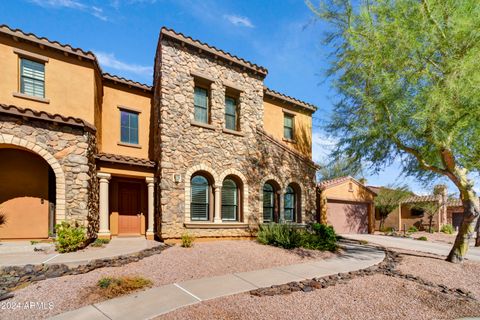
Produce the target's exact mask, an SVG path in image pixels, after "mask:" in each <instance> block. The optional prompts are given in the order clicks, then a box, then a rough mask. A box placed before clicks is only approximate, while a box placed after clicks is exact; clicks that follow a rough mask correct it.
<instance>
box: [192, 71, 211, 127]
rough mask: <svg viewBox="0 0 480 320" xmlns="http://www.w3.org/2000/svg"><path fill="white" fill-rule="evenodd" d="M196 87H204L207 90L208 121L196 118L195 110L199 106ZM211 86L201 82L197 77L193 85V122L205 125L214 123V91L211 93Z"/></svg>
mask: <svg viewBox="0 0 480 320" xmlns="http://www.w3.org/2000/svg"><path fill="white" fill-rule="evenodd" d="M195 88H200V89H203V90H205V91H207V108H206V109H207V122H202V121H198V120H197V119H196V118H195V110H196V108H197V105H196V104H195ZM211 91H212V90H211V88H210V86H208V85H205V84H203V83H199V82H198V80H197V79H195V84H194V86H193V101H192V102H193V118H192V122H194V123H196V124H203V125H211V124H212V97H211V95H212V93H211ZM199 108H202V109H204V108H203V107H201V106H199Z"/></svg>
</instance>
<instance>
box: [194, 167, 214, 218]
mask: <svg viewBox="0 0 480 320" xmlns="http://www.w3.org/2000/svg"><path fill="white" fill-rule="evenodd" d="M196 177H202V178H204V179H205V180H206V181H207V186H206V187H207V188H206V192H207V196H206V198H207V202H206V203H202V204H204V205H206V208H207V211H206V214H207V215H206V218H205V219H196V218H194V217H193V215H192V210H193V206H192V204H193V203H194V202H193V192H192V190H193V186H194V184H193V179H195V178H196ZM212 199H214V198H213V197H212V195H211V182H210V180H209V179H208V177H206V176H204V175H202V174H201V173H200V174H195V175H192V177H191V178H190V221H192V222H200V223H201V222H211V214H212V212H211V208H210V206H211V200H212Z"/></svg>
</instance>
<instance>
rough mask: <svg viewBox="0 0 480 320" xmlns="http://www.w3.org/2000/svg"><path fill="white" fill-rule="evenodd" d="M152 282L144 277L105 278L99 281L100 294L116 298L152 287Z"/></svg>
mask: <svg viewBox="0 0 480 320" xmlns="http://www.w3.org/2000/svg"><path fill="white" fill-rule="evenodd" d="M151 285H152V281H151V280H149V279H145V278H143V277H138V276H137V277H118V278H117V277H104V278H101V279H100V280H98V282H97V286H98V288H99V293H100V294H101V295H102V296H104V297H106V298H114V297H117V296H120V295H123V294H126V293H129V292H132V291H135V290H138V289H142V288H145V287H150V286H151Z"/></svg>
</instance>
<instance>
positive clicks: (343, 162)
mask: <svg viewBox="0 0 480 320" xmlns="http://www.w3.org/2000/svg"><path fill="white" fill-rule="evenodd" d="M318 175H319V176H320V178H321V179H322V180H330V179H335V178H340V177H345V176H352V177H354V178H358V179H360V178H361V176H362V167H361V166H360V165H359V164H358V163H356V162H353V161H351V160H350V159H348V158H343V157H341V158H338V159H334V160H332V161H331V162H329V163H325V164H320V169H319V170H318Z"/></svg>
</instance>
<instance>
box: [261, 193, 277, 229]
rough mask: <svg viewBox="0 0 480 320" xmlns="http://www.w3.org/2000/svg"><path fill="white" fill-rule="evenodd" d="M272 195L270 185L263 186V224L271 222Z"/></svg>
mask: <svg viewBox="0 0 480 320" xmlns="http://www.w3.org/2000/svg"><path fill="white" fill-rule="evenodd" d="M274 195H275V194H274V192H273V187H272V186H271V185H270V184H265V185H264V186H263V221H265V222H270V221H272V220H273V210H274V206H275V204H274V201H275V200H274V199H275V197H274Z"/></svg>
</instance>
